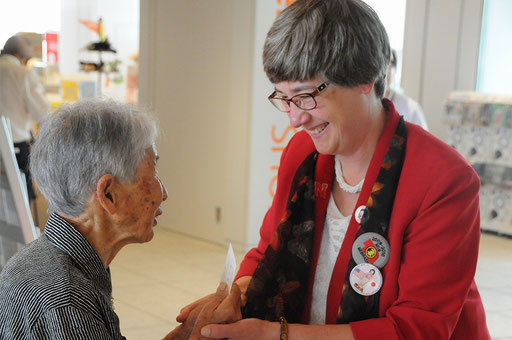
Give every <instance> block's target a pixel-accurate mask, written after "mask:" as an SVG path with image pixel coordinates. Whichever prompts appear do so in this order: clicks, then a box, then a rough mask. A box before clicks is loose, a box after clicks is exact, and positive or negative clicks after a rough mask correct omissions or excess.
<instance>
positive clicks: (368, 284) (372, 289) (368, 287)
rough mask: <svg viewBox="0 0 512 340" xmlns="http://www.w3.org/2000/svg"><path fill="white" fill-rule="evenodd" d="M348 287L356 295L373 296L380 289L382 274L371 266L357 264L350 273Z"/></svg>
mask: <svg viewBox="0 0 512 340" xmlns="http://www.w3.org/2000/svg"><path fill="white" fill-rule="evenodd" d="M350 285H351V286H352V288H353V289H354V290H355V291H356V292H357V293H358V294H361V295H364V296H369V295H373V294H375V293H377V292H378V291H379V289H380V287H382V274H381V273H380V270H379V269H378V268H377V267H375V266H374V265H372V264H369V263H361V264H358V265H357V266H355V267H354V269H352V271H351V272H350Z"/></svg>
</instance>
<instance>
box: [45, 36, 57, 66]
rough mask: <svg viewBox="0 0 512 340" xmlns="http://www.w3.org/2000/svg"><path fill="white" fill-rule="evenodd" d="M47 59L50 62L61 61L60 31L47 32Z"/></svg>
mask: <svg viewBox="0 0 512 340" xmlns="http://www.w3.org/2000/svg"><path fill="white" fill-rule="evenodd" d="M45 40H46V60H47V63H48V64H52V65H54V64H57V63H58V62H59V33H57V32H46V34H45Z"/></svg>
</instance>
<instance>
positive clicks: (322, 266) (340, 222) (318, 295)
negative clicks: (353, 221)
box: [309, 194, 352, 325]
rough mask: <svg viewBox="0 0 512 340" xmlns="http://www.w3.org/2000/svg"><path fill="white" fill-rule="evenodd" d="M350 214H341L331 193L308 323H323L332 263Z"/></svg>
mask: <svg viewBox="0 0 512 340" xmlns="http://www.w3.org/2000/svg"><path fill="white" fill-rule="evenodd" d="M351 216H352V215H350V216H347V217H345V216H343V215H342V214H341V212H340V211H339V210H338V207H337V206H336V203H335V202H334V198H333V196H332V194H331V198H330V199H329V205H328V206H327V215H326V217H325V223H324V230H323V232H322V243H321V245H320V254H319V257H318V264H317V267H316V273H315V281H314V283H313V297H312V301H311V314H310V321H309V323H310V324H312V325H323V324H325V312H326V308H327V291H328V290H329V283H330V281H331V275H332V271H333V269H334V264H335V263H336V259H337V258H338V253H339V252H340V248H341V244H342V243H343V239H344V238H345V234H346V233H347V229H348V224H349V222H350V218H351Z"/></svg>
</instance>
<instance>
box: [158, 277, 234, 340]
mask: <svg viewBox="0 0 512 340" xmlns="http://www.w3.org/2000/svg"><path fill="white" fill-rule="evenodd" d="M240 295H241V293H240V288H239V287H238V285H237V284H233V286H232V287H231V293H230V294H229V295H228V291H227V284H226V283H224V282H223V283H221V284H220V285H219V287H218V288H217V291H216V292H215V293H214V294H210V295H208V296H205V297H204V298H202V299H199V300H197V301H195V302H193V303H191V304H190V305H188V306H186V307H184V308H183V309H182V310H181V312H180V315H178V317H177V318H176V320H177V321H178V322H181V323H182V324H181V325H180V326H178V327H176V328H175V329H174V330H173V331H172V332H171V333H169V334H167V336H166V337H165V338H164V340H185V339H192V340H195V339H205V338H204V337H203V336H201V329H202V328H203V326H205V325H208V324H224V323H232V322H236V321H238V320H240V319H242V313H241V309H240V308H241V307H240V304H241V297H240Z"/></svg>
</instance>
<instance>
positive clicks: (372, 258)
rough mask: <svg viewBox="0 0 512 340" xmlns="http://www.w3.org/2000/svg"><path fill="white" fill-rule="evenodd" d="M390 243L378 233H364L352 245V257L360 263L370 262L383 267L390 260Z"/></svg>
mask: <svg viewBox="0 0 512 340" xmlns="http://www.w3.org/2000/svg"><path fill="white" fill-rule="evenodd" d="M389 251H390V247H389V243H388V241H387V240H386V239H385V238H384V236H382V235H379V234H377V233H364V234H362V235H361V236H359V237H358V238H357V239H356V240H355V241H354V244H353V245H352V257H353V258H354V261H355V262H356V263H357V264H359V263H369V264H371V265H374V266H375V267H377V268H382V267H384V266H385V265H386V263H388V260H389Z"/></svg>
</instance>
